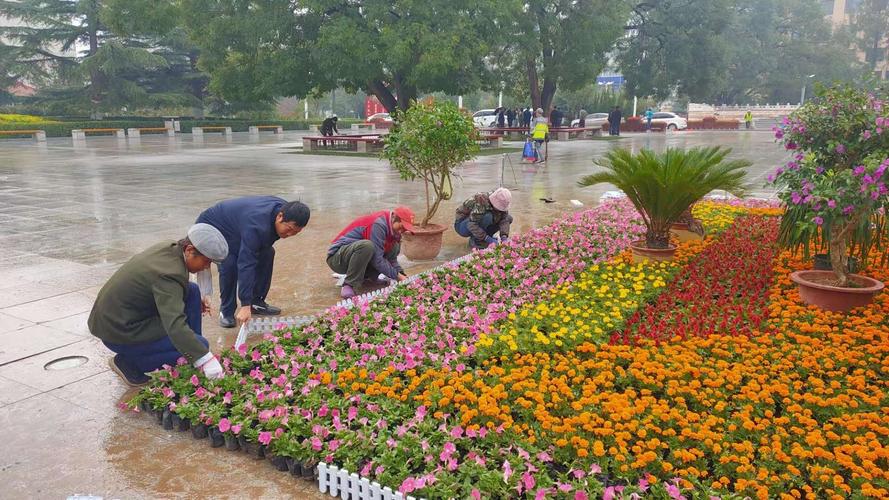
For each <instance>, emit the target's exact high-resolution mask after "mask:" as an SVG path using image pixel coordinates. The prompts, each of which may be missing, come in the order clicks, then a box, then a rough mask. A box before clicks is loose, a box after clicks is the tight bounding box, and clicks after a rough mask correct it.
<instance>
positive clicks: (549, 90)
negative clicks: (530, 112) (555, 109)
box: [540, 78, 556, 114]
mask: <svg viewBox="0 0 889 500" xmlns="http://www.w3.org/2000/svg"><path fill="white" fill-rule="evenodd" d="M555 95H556V82H555V81H553V80H551V79H549V78H544V79H543V91H542V92H541V94H540V104H541V106H540V107H541V108H543V112H544V113H547V114H548V113H549V110H550V107H552V104H553V97H554V96H555Z"/></svg>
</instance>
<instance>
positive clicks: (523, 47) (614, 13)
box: [491, 0, 630, 110]
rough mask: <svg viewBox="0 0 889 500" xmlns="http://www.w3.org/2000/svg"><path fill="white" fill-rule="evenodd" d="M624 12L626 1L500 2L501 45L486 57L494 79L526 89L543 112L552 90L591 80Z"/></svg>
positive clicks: (602, 63) (617, 34)
mask: <svg viewBox="0 0 889 500" xmlns="http://www.w3.org/2000/svg"><path fill="white" fill-rule="evenodd" d="M629 13H630V10H629V6H628V2H622V1H613V0H587V1H583V2H564V1H558V0H530V1H526V2H524V5H518V6H516V5H515V3H514V2H506V3H504V4H503V6H502V16H503V17H504V18H505V19H508V22H509V25H508V28H507V29H506V30H505V31H506V33H507V34H506V35H505V36H504V37H503V38H502V40H506V41H507V42H506V43H505V44H504V45H503V46H502V47H500V48H499V50H496V51H495V52H494V54H493V55H492V57H491V59H492V62H493V64H495V66H496V67H497V69H498V73H499V74H498V76H499V77H500V78H499V80H503V81H504V82H507V83H509V84H510V85H511V86H525V87H527V88H528V92H529V95H530V99H531V103H532V104H533V107H534V108H543V109H545V110H548V109H549V108H550V106H551V104H552V99H553V96H554V95H555V92H556V90H557V89H558V88H564V89H566V90H577V89H580V88H582V87H583V86H585V85H587V84H588V83H589V82H591V81H595V78H596V76H597V75H598V74H599V73H600V72H601V71H602V70H603V69H604V68H605V64H606V62H607V60H608V58H607V56H606V54H607V53H608V51H609V50H611V48H612V47H613V45H614V42H615V40H617V39H618V37H620V36H621V35H622V34H623V32H624V25H625V22H626V19H627V16H628V15H629ZM512 93H513V94H521V93H519V92H512Z"/></svg>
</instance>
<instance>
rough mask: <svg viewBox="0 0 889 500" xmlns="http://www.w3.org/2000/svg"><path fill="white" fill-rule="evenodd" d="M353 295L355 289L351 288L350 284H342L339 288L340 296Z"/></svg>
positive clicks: (345, 297)
mask: <svg viewBox="0 0 889 500" xmlns="http://www.w3.org/2000/svg"><path fill="white" fill-rule="evenodd" d="M354 296H355V290H353V289H352V287H351V286H350V285H343V287H342V288H341V289H340V297H342V298H344V299H351V298H352V297H354Z"/></svg>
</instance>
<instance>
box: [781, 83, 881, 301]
mask: <svg viewBox="0 0 889 500" xmlns="http://www.w3.org/2000/svg"><path fill="white" fill-rule="evenodd" d="M775 135H776V137H777V138H778V139H781V140H782V141H783V143H784V147H785V148H786V149H787V150H788V151H791V152H792V153H793V157H792V159H791V160H790V161H789V162H787V164H786V165H784V166H783V167H781V168H779V169H778V170H777V171H775V173H774V174H772V175H771V176H770V180H771V181H772V182H774V183H775V184H776V185H777V186H778V187H780V188H781V191H780V197H781V199H782V200H783V201H784V203H785V205H786V208H785V212H784V216H783V218H782V220H781V232H780V242H781V243H782V244H783V245H784V246H785V247H789V248H793V249H797V250H798V249H803V251H804V252H805V254H806V255H808V252H809V249H810V246H812V245H813V244H814V245H816V248H818V247H819V246H826V247H827V249H828V257H829V261H830V270H829V271H823V270H799V271H796V272H794V273H792V274H791V279H792V280H793V281H794V282H795V283H796V284H797V285H798V286H799V291H800V297H801V298H802V300H803V301H804V302H806V303H808V304H814V305H817V306H818V307H821V308H822V309H826V310H831V311H848V310H850V309H852V308H854V307H859V306H863V305H867V304H869V303H870V302H871V301H872V300H873V297H874V296H875V295H876V294H877V293H879V292H880V291H881V290H882V289H883V286H884V285H883V283H882V282H880V281H878V280H875V279H873V278H869V277H866V276H862V275H858V274H852V273H851V272H850V271H851V269H850V266H849V259H850V254H852V255H851V256H852V257H856V258H857V267H863V266H866V264H867V259H868V256H869V253H870V250H872V249H873V248H874V247H875V246H878V245H881V242H882V241H884V240H885V238H886V237H887V228H886V224H885V219H884V215H885V211H886V209H887V208H889V198H887V184H889V94H887V93H886V92H885V91H884V92H883V93H882V94H878V95H874V94H870V93H868V92H866V91H863V90H860V89H856V88H854V87H851V86H837V87H833V88H830V89H823V88H822V89H818V90H817V92H816V97H815V98H814V99H812V100H810V101H808V102H807V103H806V104H805V105H804V106H803V107H802V108H800V109H798V110H797V111H796V112H794V113H793V114H792V115H791V116H790V117H789V118H787V119H785V120H784V122H783V123H782V125H781V126H780V127H778V128H776V131H775ZM825 244H826V245H825Z"/></svg>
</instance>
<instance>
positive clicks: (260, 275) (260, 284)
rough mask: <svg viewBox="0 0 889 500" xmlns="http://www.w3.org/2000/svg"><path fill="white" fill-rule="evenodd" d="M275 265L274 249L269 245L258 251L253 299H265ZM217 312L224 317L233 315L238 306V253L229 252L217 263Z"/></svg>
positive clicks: (270, 285)
mask: <svg viewBox="0 0 889 500" xmlns="http://www.w3.org/2000/svg"><path fill="white" fill-rule="evenodd" d="M274 267H275V249H274V248H272V247H269V248H267V249H265V250H262V251H261V252H259V256H258V257H257V261H256V270H255V272H256V276H255V280H254V282H253V300H265V297H266V295H268V293H269V288H271V287H272V270H273V269H274ZM219 298H220V300H221V304H220V306H219V312H221V313H222V315H223V316H225V317H226V318H231V317H232V316H234V315H235V309H237V306H238V302H237V299H238V253H237V252H230V253H229V254H228V257H226V258H225V260H224V261H222V264H220V265H219Z"/></svg>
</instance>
